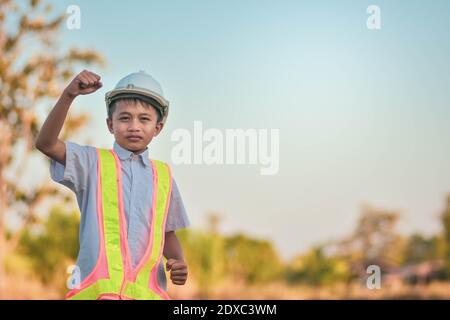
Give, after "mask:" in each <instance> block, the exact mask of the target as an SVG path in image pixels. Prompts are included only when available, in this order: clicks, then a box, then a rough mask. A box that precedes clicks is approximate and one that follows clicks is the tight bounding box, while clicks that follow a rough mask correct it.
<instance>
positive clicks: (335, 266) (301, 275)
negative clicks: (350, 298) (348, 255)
mask: <svg viewBox="0 0 450 320" xmlns="http://www.w3.org/2000/svg"><path fill="white" fill-rule="evenodd" d="M287 279H288V281H289V282H292V283H296V282H304V283H308V284H311V285H315V286H317V285H331V284H334V283H338V282H346V281H348V280H349V279H350V266H349V264H348V261H346V260H345V259H343V258H339V257H328V256H326V255H325V252H324V248H323V247H322V246H316V247H313V248H312V249H311V250H309V251H308V252H307V253H306V254H305V255H302V256H299V257H297V258H296V259H294V261H293V262H292V263H291V265H290V266H289V268H288V272H287Z"/></svg>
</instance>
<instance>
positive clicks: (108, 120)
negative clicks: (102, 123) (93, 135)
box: [106, 118, 114, 133]
mask: <svg viewBox="0 0 450 320" xmlns="http://www.w3.org/2000/svg"><path fill="white" fill-rule="evenodd" d="M106 125H107V126H108V129H109V132H111V133H114V130H113V125H112V119H111V118H106Z"/></svg>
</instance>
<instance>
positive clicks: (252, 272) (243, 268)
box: [224, 235, 282, 284]
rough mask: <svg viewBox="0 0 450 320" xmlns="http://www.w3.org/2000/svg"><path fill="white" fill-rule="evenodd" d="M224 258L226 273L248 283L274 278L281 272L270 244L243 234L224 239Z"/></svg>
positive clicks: (280, 265)
mask: <svg viewBox="0 0 450 320" xmlns="http://www.w3.org/2000/svg"><path fill="white" fill-rule="evenodd" d="M224 259H225V262H226V271H227V274H228V275H231V276H232V277H237V278H239V279H243V280H244V281H245V282H246V283H249V284H254V283H265V282H269V281H272V280H275V279H277V278H279V277H280V275H281V272H282V263H281V261H280V259H279V257H278V255H277V253H276V251H275V249H274V248H273V246H272V244H271V243H270V242H268V241H265V240H255V239H251V238H249V237H247V236H245V235H236V236H232V237H229V238H226V239H225V257H224Z"/></svg>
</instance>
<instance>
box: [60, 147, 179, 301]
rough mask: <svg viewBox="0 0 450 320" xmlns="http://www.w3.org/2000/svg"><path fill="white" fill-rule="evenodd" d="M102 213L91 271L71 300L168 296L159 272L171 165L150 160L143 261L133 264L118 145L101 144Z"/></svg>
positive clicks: (70, 295) (99, 197)
mask: <svg viewBox="0 0 450 320" xmlns="http://www.w3.org/2000/svg"><path fill="white" fill-rule="evenodd" d="M97 155H98V161H97V218H98V222H99V223H98V226H99V230H98V234H99V240H100V246H99V255H98V259H97V263H96V265H95V267H94V269H93V270H92V272H91V273H90V274H89V275H88V276H87V277H86V278H85V279H84V280H83V281H82V282H81V284H80V285H79V286H78V288H75V289H72V290H71V291H69V293H68V294H67V295H66V299H82V300H95V299H115V300H121V299H144V300H162V299H166V300H169V299H170V297H169V296H168V295H167V293H166V292H165V291H164V290H163V289H162V288H160V287H159V285H158V281H157V272H158V267H159V264H160V263H161V259H162V253H163V248H164V234H165V225H166V218H167V211H168V208H169V203H170V194H171V189H172V179H171V173H170V168H169V166H168V165H167V164H166V163H164V162H161V161H157V160H151V161H150V162H151V167H152V168H151V169H152V170H153V202H152V206H151V207H152V210H151V213H150V214H151V216H152V217H151V227H150V236H149V242H148V244H147V249H146V251H145V254H144V256H143V258H142V260H141V261H140V263H139V264H138V265H137V266H136V268H134V269H133V267H132V264H131V260H130V252H129V247H128V241H127V227H126V224H127V222H126V219H125V213H124V206H123V196H122V178H121V172H122V171H121V165H120V160H119V158H118V157H117V154H116V153H115V152H114V150H104V149H97Z"/></svg>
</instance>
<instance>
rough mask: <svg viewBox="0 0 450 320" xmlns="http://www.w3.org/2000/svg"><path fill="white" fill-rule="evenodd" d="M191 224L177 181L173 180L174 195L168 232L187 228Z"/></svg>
mask: <svg viewBox="0 0 450 320" xmlns="http://www.w3.org/2000/svg"><path fill="white" fill-rule="evenodd" d="M190 224H191V223H190V221H189V218H188V216H187V213H186V209H185V208H184V204H183V200H182V199H181V194H180V191H179V190H178V186H177V184H176V182H175V179H173V178H172V194H171V198H170V204H169V212H168V215H167V221H166V232H169V231H176V230H178V229H182V228H186V227H188V226H190Z"/></svg>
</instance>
